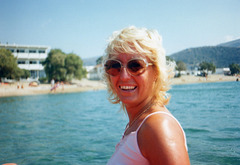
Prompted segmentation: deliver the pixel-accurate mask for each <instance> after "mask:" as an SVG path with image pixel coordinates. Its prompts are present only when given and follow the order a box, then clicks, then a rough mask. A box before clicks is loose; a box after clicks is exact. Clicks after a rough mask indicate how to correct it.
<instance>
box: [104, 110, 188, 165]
mask: <svg viewBox="0 0 240 165" xmlns="http://www.w3.org/2000/svg"><path fill="white" fill-rule="evenodd" d="M160 113H162V114H166V115H169V116H171V117H172V118H173V119H175V120H176V122H177V123H178V124H179V126H180V128H181V129H182V126H181V125H180V123H179V122H178V120H177V119H176V118H175V117H174V116H173V115H171V114H169V113H166V112H162V111H158V112H154V113H151V114H149V115H148V116H146V117H145V118H144V120H143V121H142V122H141V124H140V125H139V126H138V128H137V130H136V131H134V132H131V133H130V134H128V135H127V136H124V137H123V138H122V139H121V141H120V142H119V143H118V144H117V145H116V150H115V153H114V154H113V155H112V157H111V159H110V160H109V161H108V163H107V165H149V162H148V160H147V159H146V158H145V157H144V156H143V155H142V153H141V151H140V149H139V147H138V142H137V133H138V130H139V129H140V128H141V126H142V124H143V123H144V121H145V120H146V119H147V118H148V117H150V116H151V115H154V114H160ZM182 132H183V135H184V139H185V147H186V149H187V140H186V136H185V133H184V131H183V129H182Z"/></svg>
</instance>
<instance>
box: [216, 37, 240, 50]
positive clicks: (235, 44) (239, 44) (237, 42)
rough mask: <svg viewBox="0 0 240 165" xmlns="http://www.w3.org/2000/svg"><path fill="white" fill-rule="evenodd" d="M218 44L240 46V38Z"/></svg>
mask: <svg viewBox="0 0 240 165" xmlns="http://www.w3.org/2000/svg"><path fill="white" fill-rule="evenodd" d="M218 46H226V47H235V48H240V39H237V40H234V41H230V42H226V43H222V44H219V45H218Z"/></svg>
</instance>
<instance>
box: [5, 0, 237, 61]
mask: <svg viewBox="0 0 240 165" xmlns="http://www.w3.org/2000/svg"><path fill="white" fill-rule="evenodd" d="M239 20H240V0H175V1H173V0H0V42H1V43H6V42H8V43H9V44H13V43H16V44H24V45H48V46H50V47H51V48H60V49H62V50H63V51H64V52H66V53H71V52H73V53H76V54H77V55H79V56H80V57H81V58H88V57H96V56H101V55H103V53H104V49H105V47H106V44H107V42H106V41H107V39H108V37H109V36H110V35H111V34H112V32H113V31H115V30H119V29H122V28H124V27H126V26H130V25H135V26H137V27H147V28H149V29H156V30H158V31H159V33H160V34H161V35H162V37H163V46H164V48H165V50H166V52H167V55H169V54H172V53H175V52H178V51H181V50H183V49H186V48H190V47H198V46H212V45H216V44H219V43H223V42H226V41H230V40H234V39H239V38H240V21H239Z"/></svg>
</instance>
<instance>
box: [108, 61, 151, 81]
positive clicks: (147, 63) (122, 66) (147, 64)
mask: <svg viewBox="0 0 240 165" xmlns="http://www.w3.org/2000/svg"><path fill="white" fill-rule="evenodd" d="M133 60H142V61H143V62H144V63H145V64H146V67H145V70H144V71H143V72H142V73H140V74H139V75H141V74H143V73H144V72H145V71H146V69H147V68H148V66H149V65H153V63H150V62H148V61H147V60H146V59H144V58H133V59H130V60H129V61H128V62H127V63H126V65H125V66H124V65H123V64H122V62H121V61H119V60H117V59H109V60H107V61H106V62H105V64H104V68H105V72H106V73H107V74H108V75H110V76H113V77H115V76H118V75H119V74H120V73H121V71H122V69H123V68H126V70H127V72H128V74H130V75H131V76H139V75H134V74H132V73H131V71H129V70H128V67H127V65H128V63H129V62H131V61H133ZM108 61H116V62H118V63H119V64H120V65H121V68H120V72H119V73H118V74H117V75H115V76H114V75H111V74H109V73H108V72H107V71H106V66H107V62H108Z"/></svg>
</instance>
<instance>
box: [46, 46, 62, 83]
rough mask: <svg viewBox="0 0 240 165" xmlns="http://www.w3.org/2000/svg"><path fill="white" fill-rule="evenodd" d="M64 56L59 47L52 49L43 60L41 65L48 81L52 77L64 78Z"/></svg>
mask: <svg viewBox="0 0 240 165" xmlns="http://www.w3.org/2000/svg"><path fill="white" fill-rule="evenodd" d="M65 56H66V55H65V54H64V53H63V52H62V51H61V50H60V49H53V50H51V51H50V52H49V53H48V57H47V58H46V60H45V61H44V62H43V65H44V70H45V72H46V75H47V78H48V81H49V82H50V81H51V80H52V79H56V80H62V81H64V80H65V79H64V77H65V74H66V69H65V68H64V64H65Z"/></svg>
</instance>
